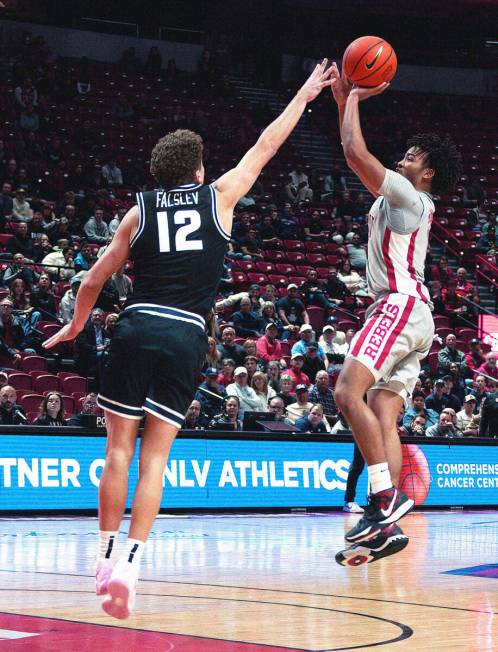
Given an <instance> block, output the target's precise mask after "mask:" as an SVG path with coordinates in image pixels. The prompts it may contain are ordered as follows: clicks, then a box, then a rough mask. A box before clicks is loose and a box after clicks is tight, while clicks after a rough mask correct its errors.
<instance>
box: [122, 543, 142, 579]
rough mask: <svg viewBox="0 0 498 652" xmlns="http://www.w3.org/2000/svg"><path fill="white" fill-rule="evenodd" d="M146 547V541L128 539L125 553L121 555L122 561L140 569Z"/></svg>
mask: <svg viewBox="0 0 498 652" xmlns="http://www.w3.org/2000/svg"><path fill="white" fill-rule="evenodd" d="M144 549H145V541H139V540H138V539H130V538H128V539H126V545H125V548H124V551H123V554H122V555H121V557H120V562H122V563H126V564H131V566H132V567H133V568H134V569H135V570H137V571H138V567H139V566H140V560H141V559H142V555H143V553H144Z"/></svg>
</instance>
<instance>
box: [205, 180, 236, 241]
mask: <svg viewBox="0 0 498 652" xmlns="http://www.w3.org/2000/svg"><path fill="white" fill-rule="evenodd" d="M208 187H209V190H210V192H211V206H212V209H213V219H214V223H215V225H216V228H217V229H218V232H219V233H220V235H221V236H222V237H223V238H224V239H225V240H230V239H231V235H230V233H227V231H225V229H224V228H223V226H222V225H221V222H220V218H219V217H218V207H217V203H216V192H215V190H214V188H213V186H212V185H210V186H208Z"/></svg>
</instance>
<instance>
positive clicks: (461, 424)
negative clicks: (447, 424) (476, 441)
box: [456, 394, 479, 437]
mask: <svg viewBox="0 0 498 652" xmlns="http://www.w3.org/2000/svg"><path fill="white" fill-rule="evenodd" d="M476 405H477V403H476V399H475V396H472V394H467V396H466V397H465V398H464V399H463V409H462V410H460V412H457V413H456V427H457V429H458V430H460V432H461V433H462V434H463V436H464V437H477V435H478V433H479V426H478V425H477V424H476V420H475V418H474V417H475V414H474V413H475V410H476Z"/></svg>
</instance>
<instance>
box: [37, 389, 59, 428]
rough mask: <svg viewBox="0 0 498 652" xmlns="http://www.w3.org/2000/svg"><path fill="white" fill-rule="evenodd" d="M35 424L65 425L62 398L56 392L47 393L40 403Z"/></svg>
mask: <svg viewBox="0 0 498 652" xmlns="http://www.w3.org/2000/svg"><path fill="white" fill-rule="evenodd" d="M33 423H34V425H35V426H65V425H66V420H65V419H64V400H63V398H62V396H61V395H60V394H59V393H58V392H50V394H47V395H46V396H45V398H44V399H43V401H42V404H41V405H40V415H39V416H38V417H36V419H35V420H34V422H33Z"/></svg>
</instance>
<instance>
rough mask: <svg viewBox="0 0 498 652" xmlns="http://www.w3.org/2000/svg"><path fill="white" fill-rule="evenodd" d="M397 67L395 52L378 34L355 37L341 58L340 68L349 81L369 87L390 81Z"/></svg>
mask: <svg viewBox="0 0 498 652" xmlns="http://www.w3.org/2000/svg"><path fill="white" fill-rule="evenodd" d="M397 67H398V59H397V58H396V52H395V51H394V50H393V49H392V47H391V46H390V45H389V43H388V42H387V41H384V39H382V38H380V37H379V36H361V37H360V38H357V39H356V41H353V42H352V43H350V44H349V45H348V47H347V48H346V51H345V52H344V56H343V58H342V69H343V70H344V71H345V74H346V77H347V78H348V79H349V81H350V82H352V83H353V84H356V85H357V86H366V87H369V88H371V87H373V86H379V84H382V83H383V82H389V81H391V79H392V78H393V77H394V75H395V74H396V69H397Z"/></svg>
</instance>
